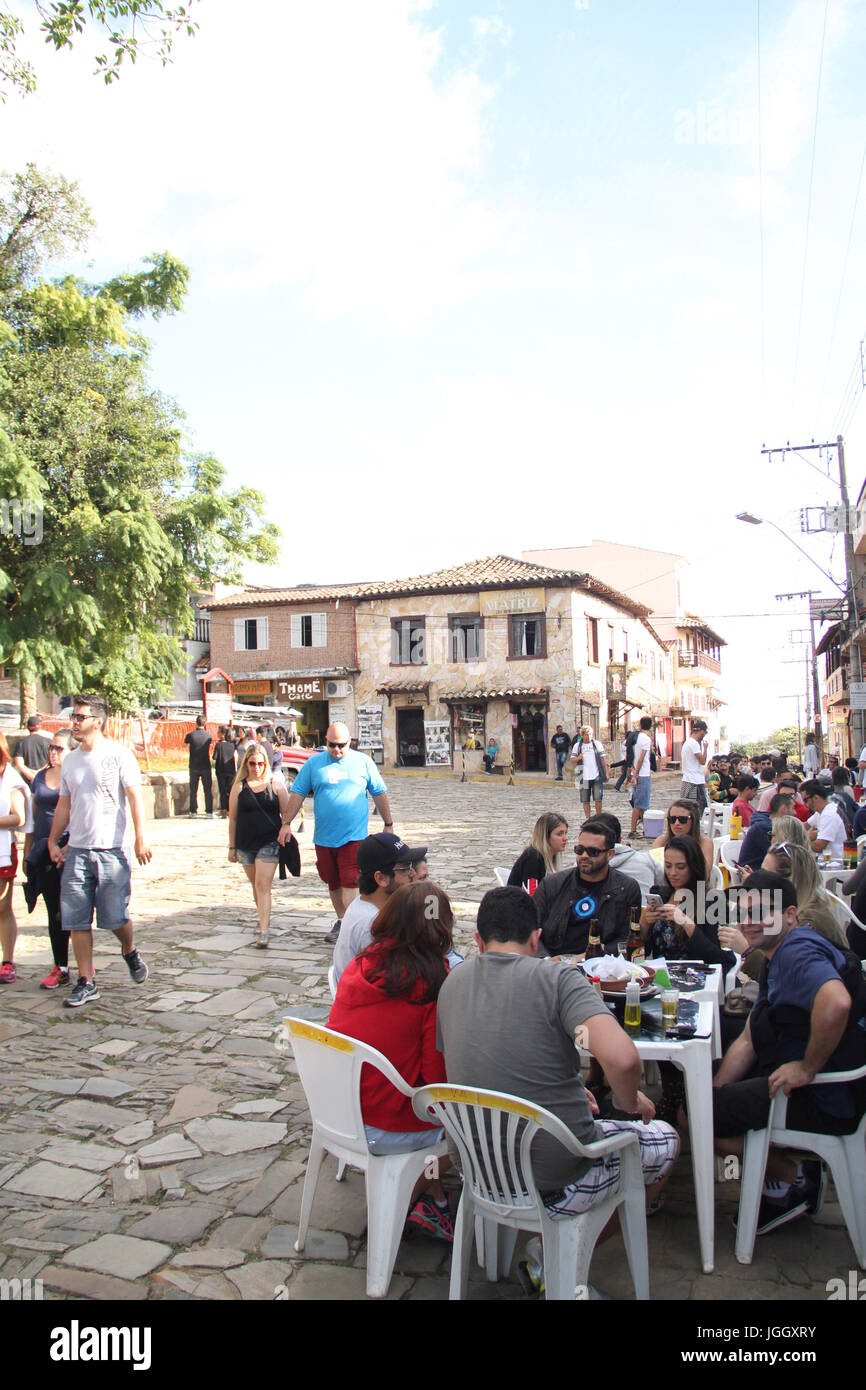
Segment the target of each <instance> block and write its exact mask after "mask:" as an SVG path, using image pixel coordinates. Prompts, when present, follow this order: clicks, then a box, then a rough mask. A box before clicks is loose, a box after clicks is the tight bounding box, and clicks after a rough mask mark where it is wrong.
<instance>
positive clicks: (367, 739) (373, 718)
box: [357, 705, 382, 750]
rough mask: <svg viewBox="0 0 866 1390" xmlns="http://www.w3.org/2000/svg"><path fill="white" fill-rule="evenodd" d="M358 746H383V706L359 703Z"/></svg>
mask: <svg viewBox="0 0 866 1390" xmlns="http://www.w3.org/2000/svg"><path fill="white" fill-rule="evenodd" d="M357 715H358V747H359V749H364V750H366V749H368V748H381V747H382V706H381V705H359V706H358V709H357Z"/></svg>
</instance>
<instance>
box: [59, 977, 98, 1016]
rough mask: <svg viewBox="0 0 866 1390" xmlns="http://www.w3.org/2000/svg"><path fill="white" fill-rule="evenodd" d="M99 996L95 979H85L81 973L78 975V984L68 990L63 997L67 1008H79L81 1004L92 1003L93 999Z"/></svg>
mask: <svg viewBox="0 0 866 1390" xmlns="http://www.w3.org/2000/svg"><path fill="white" fill-rule="evenodd" d="M98 998H99V990H98V988H97V985H96V981H95V980H85V978H84V976H83V975H79V977H78V984H77V985H76V986H75V988H74V989H73V990H70V992H69V994H68V995H67V997H66V998H65V999H64V1001H63V1002H64V1004H65V1005H66V1007H67V1009H80V1008H81V1005H82V1004H92V1003H93V1001H94V999H98Z"/></svg>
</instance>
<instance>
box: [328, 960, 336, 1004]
mask: <svg viewBox="0 0 866 1390" xmlns="http://www.w3.org/2000/svg"><path fill="white" fill-rule="evenodd" d="M328 989H329V990H330V991H331V998H332V999H336V997H337V972H336V970H335V969H334V967H333V965H329V966H328Z"/></svg>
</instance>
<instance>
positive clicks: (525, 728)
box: [511, 704, 547, 772]
mask: <svg viewBox="0 0 866 1390" xmlns="http://www.w3.org/2000/svg"><path fill="white" fill-rule="evenodd" d="M511 715H512V719H511V724H512V729H511V732H512V742H513V750H514V751H513V757H514V766H515V768H516V769H517V771H518V772H546V771H547V706H546V705H538V704H521V705H512V706H511Z"/></svg>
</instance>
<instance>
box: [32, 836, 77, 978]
mask: <svg viewBox="0 0 866 1390" xmlns="http://www.w3.org/2000/svg"><path fill="white" fill-rule="evenodd" d="M36 883H37V885H38V888H39V892H40V895H41V897H42V900H43V902H44V903H45V908H46V911H47V913H48V935H49V937H50V939H51V954H52V956H53V957H54V964H55V965H60V966H62V967H63V969H64V970H65V969H66V967H67V966H68V964H69V932H68V931H64V930H63V928H62V926H61V925H60V875H59V873H58V872H57V869H56V868H55V866H54V865H53V864H51V863H50V862H49V863H47V864H42V865H41V866H40V868H39V869H38V870H37V873H36Z"/></svg>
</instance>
